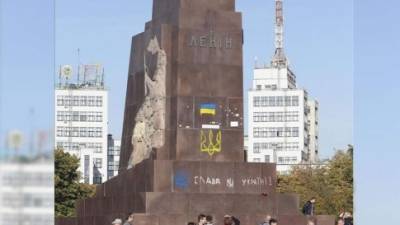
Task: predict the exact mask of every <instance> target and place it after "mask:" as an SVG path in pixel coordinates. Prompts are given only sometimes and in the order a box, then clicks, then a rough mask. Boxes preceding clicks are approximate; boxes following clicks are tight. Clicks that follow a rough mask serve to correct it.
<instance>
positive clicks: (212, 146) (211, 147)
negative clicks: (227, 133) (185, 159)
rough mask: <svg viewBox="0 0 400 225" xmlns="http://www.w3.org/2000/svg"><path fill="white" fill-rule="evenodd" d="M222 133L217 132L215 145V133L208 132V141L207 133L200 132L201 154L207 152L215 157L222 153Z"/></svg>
mask: <svg viewBox="0 0 400 225" xmlns="http://www.w3.org/2000/svg"><path fill="white" fill-rule="evenodd" d="M221 136H222V134H221V131H220V130H219V131H217V135H216V137H215V143H214V132H213V131H212V130H209V131H208V140H207V136H206V134H205V132H204V131H203V130H201V131H200V150H201V152H207V153H208V154H209V155H210V156H213V155H214V154H215V153H217V152H221V141H222V138H221Z"/></svg>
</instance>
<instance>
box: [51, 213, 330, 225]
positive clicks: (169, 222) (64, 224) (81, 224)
mask: <svg viewBox="0 0 400 225" xmlns="http://www.w3.org/2000/svg"><path fill="white" fill-rule="evenodd" d="M208 215H211V216H213V218H214V224H223V217H224V215H226V214H221V213H212V214H208ZM231 215H232V216H234V217H236V218H237V219H238V220H239V221H240V224H237V225H257V224H260V223H262V222H263V221H264V218H265V216H266V214H243V213H239V214H231ZM115 218H121V219H125V216H124V215H121V214H113V215H107V216H88V217H84V218H80V219H78V220H77V219H57V220H56V225H109V224H111V222H112V221H113V220H114V219H115ZM276 218H277V220H278V224H279V225H305V224H307V221H308V220H313V221H314V222H315V225H332V224H334V223H335V218H334V216H325V215H322V216H314V217H307V216H304V215H277V216H276ZM196 221H197V215H194V214H193V215H185V214H169V215H154V214H141V213H138V214H134V224H135V225H186V224H188V222H196Z"/></svg>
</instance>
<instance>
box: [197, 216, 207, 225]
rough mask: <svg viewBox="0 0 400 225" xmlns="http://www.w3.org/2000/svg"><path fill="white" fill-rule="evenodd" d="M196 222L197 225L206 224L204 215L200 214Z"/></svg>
mask: <svg viewBox="0 0 400 225" xmlns="http://www.w3.org/2000/svg"><path fill="white" fill-rule="evenodd" d="M197 222H198V225H206V223H207V218H206V215H204V214H200V215H199V216H198V217H197Z"/></svg>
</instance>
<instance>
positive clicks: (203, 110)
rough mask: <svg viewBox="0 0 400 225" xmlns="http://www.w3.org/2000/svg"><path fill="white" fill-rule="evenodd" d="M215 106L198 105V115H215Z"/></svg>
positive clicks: (211, 104) (207, 104)
mask: <svg viewBox="0 0 400 225" xmlns="http://www.w3.org/2000/svg"><path fill="white" fill-rule="evenodd" d="M216 108H217V105H216V104H214V103H204V104H201V105H200V115H213V116H215V114H216Z"/></svg>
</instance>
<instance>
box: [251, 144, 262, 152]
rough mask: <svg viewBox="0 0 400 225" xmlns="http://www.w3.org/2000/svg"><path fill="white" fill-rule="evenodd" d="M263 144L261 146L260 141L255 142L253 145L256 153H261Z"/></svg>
mask: <svg viewBox="0 0 400 225" xmlns="http://www.w3.org/2000/svg"><path fill="white" fill-rule="evenodd" d="M260 147H261V146H260V144H259V143H254V145H253V152H254V153H260V152H261V151H260V150H261V148H260Z"/></svg>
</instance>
